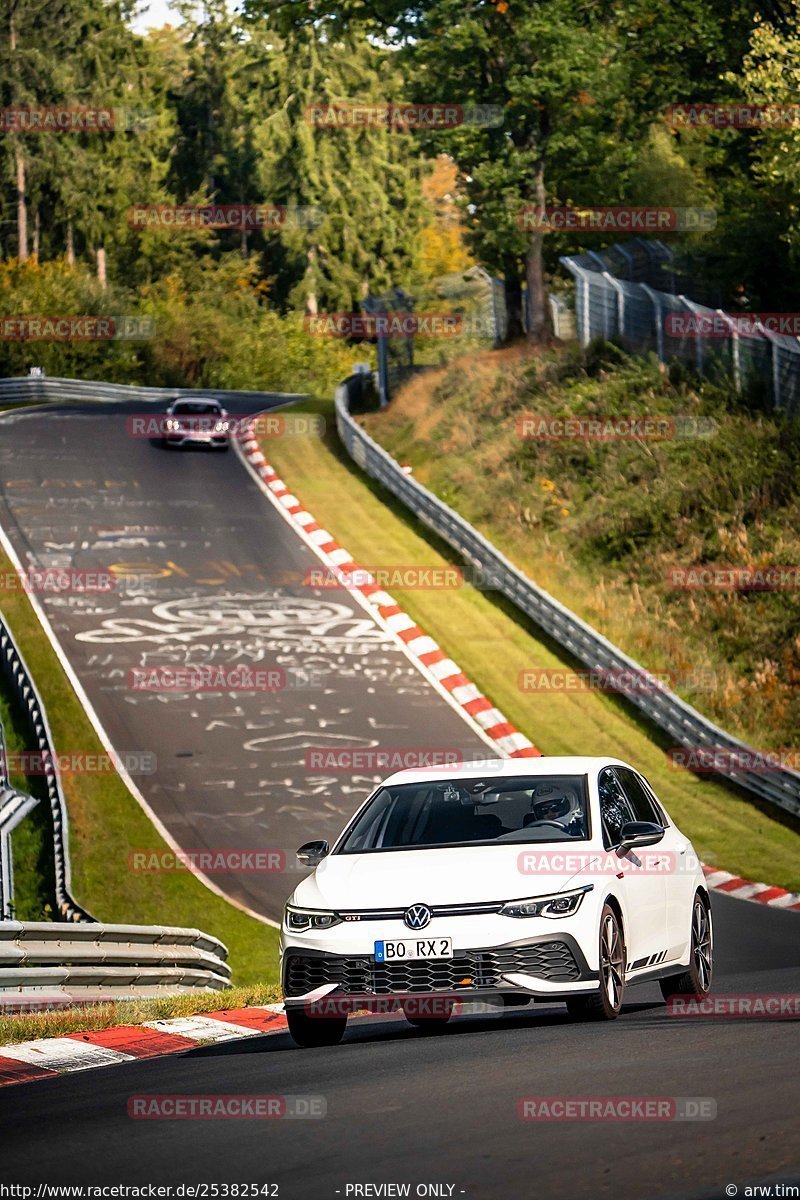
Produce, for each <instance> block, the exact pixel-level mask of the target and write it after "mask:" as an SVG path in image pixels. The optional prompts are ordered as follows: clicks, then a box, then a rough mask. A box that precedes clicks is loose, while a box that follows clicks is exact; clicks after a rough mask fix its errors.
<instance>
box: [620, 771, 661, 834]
mask: <svg viewBox="0 0 800 1200" xmlns="http://www.w3.org/2000/svg"><path fill="white" fill-rule="evenodd" d="M617 774H618V775H619V779H620V783H621V784H622V786H623V788H624V789H625V794H626V796H627V797H628V800H629V801H630V805H631V808H632V809H633V811H634V814H635V815H634V820H635V821H652V822H654V823H655V824H656V825H662V824H663V821H662V819H661V813H660V812H659V811H658V809H657V807H656V805H655V804H654V803H653V798H652V796H651V795H650V793H649V791H648V789H647V788H646V787H645V785H644V783H643V782H642V780H641V779H640V778H639V776H638V775H637V774H636V772H635V771H631V770H629V769H628V768H627V767H618V768H617Z"/></svg>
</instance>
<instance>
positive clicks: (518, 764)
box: [384, 754, 630, 784]
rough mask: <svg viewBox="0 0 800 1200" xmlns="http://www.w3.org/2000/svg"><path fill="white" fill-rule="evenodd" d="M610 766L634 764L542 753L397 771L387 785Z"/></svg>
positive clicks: (575, 771)
mask: <svg viewBox="0 0 800 1200" xmlns="http://www.w3.org/2000/svg"><path fill="white" fill-rule="evenodd" d="M609 766H615V767H628V766H630V764H629V763H626V762H623V761H622V759H619V758H614V757H613V756H611V755H608V756H604V757H600V756H599V755H593V756H587V755H546V754H541V755H538V756H537V757H535V758H483V759H477V760H475V761H474V762H461V763H453V764H452V765H447V764H444V765H442V766H434V767H416V768H413V769H411V770H405V771H395V773H394V774H393V775H389V776H388V777H387V778H386V779H385V780H384V783H391V784H397V783H428V782H430V783H435V782H436V781H437V780H441V779H475V778H477V777H479V776H481V775H491V776H499V777H500V778H502V779H507V778H513V777H514V776H530V775H590V774H591V773H592V772H595V771H599V770H601V768H602V767H609Z"/></svg>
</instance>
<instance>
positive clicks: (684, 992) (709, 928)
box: [660, 892, 714, 1000]
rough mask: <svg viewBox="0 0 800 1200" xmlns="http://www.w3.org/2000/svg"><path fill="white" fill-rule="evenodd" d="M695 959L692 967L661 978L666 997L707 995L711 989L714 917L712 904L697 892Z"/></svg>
mask: <svg viewBox="0 0 800 1200" xmlns="http://www.w3.org/2000/svg"><path fill="white" fill-rule="evenodd" d="M690 955H691V960H690V963H689V969H688V971H681V973H680V974H679V975H668V976H667V977H666V979H662V980H660V984H661V995H662V996H663V997H664V999H665V1000H669V998H670V996H707V995H708V993H709V992H710V991H711V980H712V978H713V975H714V923H713V921H712V919H711V906H710V905H709V903H708V901H707V900H706V898H705V896H702V895H701V894H700V892H697V894H696V895H695V898H694V904H693V905H692V939H691V951H690Z"/></svg>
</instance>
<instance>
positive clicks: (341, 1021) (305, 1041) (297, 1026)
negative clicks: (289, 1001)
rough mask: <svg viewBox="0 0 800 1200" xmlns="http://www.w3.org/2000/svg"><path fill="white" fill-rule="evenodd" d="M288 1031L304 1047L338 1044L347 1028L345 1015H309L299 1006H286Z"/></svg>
mask: <svg viewBox="0 0 800 1200" xmlns="http://www.w3.org/2000/svg"><path fill="white" fill-rule="evenodd" d="M286 1022H287V1024H288V1026H289V1033H290V1034H291V1035H292V1038H293V1039H294V1041H295V1042H296V1043H297V1045H298V1046H302V1047H303V1048H304V1049H306V1048H310V1047H312V1046H338V1045H339V1042H340V1041H341V1040H342V1038H343V1037H344V1031H345V1029H346V1028H347V1017H346V1016H345V1017H340V1016H337V1017H310V1016H309V1015H308V1013H305V1012H303V1010H302V1009H300V1008H287V1010H286Z"/></svg>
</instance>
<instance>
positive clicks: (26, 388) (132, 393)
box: [0, 375, 303, 404]
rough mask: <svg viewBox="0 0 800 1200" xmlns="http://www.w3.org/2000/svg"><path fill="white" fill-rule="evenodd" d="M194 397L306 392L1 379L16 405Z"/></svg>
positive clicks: (7, 399)
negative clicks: (24, 403)
mask: <svg viewBox="0 0 800 1200" xmlns="http://www.w3.org/2000/svg"><path fill="white" fill-rule="evenodd" d="M193 396H203V397H204V398H205V397H208V398H209V399H211V400H219V402H220V403H221V404H227V403H231V402H236V401H238V402H240V403H241V401H242V400H252V401H253V402H254V403H263V402H264V401H265V400H270V401H275V400H287V401H289V400H300V399H302V398H303V395H301V394H300V393H295V392H237V391H231V390H226V389H224V388H179V387H174V388H158V387H138V386H137V385H135V384H128V383H103V382H101V381H99V380H94V379H88V380H87V379H58V378H56V377H53V378H48V377H46V376H38V375H25V376H22V377H21V378H16V379H13V378H12V379H0V403H5V404H13V403H19V402H20V401H25V402H27V403H29V404H42V403H44V402H45V401H50V402H58V401H62V402H64V401H73V400H77V401H81V402H83V403H85V402H87V401H96V402H105V403H108V401H131V400H135V401H137V402H138V403H143V404H147V403H155V404H159V403H164V402H166V401H170V400H177V399H178V398H179V397H186V398H189V399H191V398H192V397H193Z"/></svg>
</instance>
